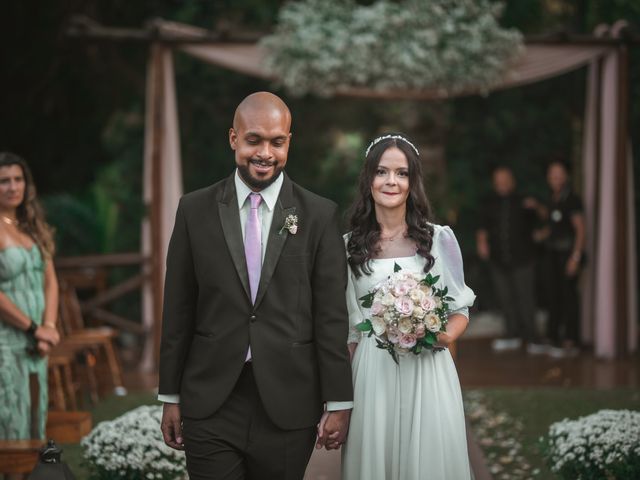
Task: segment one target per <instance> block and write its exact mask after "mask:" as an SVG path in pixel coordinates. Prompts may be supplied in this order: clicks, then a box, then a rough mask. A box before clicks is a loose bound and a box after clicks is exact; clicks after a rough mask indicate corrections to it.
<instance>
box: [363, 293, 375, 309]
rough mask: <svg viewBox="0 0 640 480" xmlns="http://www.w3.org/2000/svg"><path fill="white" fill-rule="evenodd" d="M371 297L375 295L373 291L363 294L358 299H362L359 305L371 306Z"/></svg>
mask: <svg viewBox="0 0 640 480" xmlns="http://www.w3.org/2000/svg"><path fill="white" fill-rule="evenodd" d="M373 297H375V293H373V292H371V293H367V294H366V295H363V296H362V297H360V300H361V301H362V303H361V304H360V305H362V306H363V307H364V308H371V305H373Z"/></svg>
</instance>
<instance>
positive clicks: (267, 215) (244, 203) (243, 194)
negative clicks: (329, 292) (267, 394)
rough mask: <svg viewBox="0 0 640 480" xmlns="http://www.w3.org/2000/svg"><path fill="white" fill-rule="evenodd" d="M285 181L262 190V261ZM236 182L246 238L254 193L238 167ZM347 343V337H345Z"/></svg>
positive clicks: (341, 406) (330, 406)
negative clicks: (244, 180) (246, 226)
mask: <svg viewBox="0 0 640 480" xmlns="http://www.w3.org/2000/svg"><path fill="white" fill-rule="evenodd" d="M283 182H284V175H283V174H282V173H281V174H280V175H278V178H276V179H275V181H274V182H273V183H272V184H271V185H269V186H268V187H267V188H265V189H264V190H260V192H259V193H260V195H261V196H262V202H260V205H259V206H258V218H259V219H260V225H261V227H262V229H261V237H262V261H263V262H264V256H265V252H266V251H267V240H268V238H269V232H270V231H271V223H272V220H273V209H274V207H275V206H276V202H277V201H278V197H279V196H280V189H281V188H282V183H283ZM234 183H235V187H236V197H237V199H238V211H239V212H240V226H241V228H242V238H243V239H244V232H245V224H246V223H247V216H248V215H249V210H250V209H251V202H250V201H249V194H251V193H253V190H251V189H250V188H249V187H248V186H247V184H246V183H244V182H243V181H242V179H241V178H240V175H239V174H238V170H237V169H236V173H235V177H234ZM345 343H346V339H345ZM247 360H251V351H249V353H248V355H247ZM158 400H160V401H161V402H166V403H180V395H178V394H173V395H170V394H164V395H158ZM349 408H353V402H327V410H329V411H334V410H346V409H349Z"/></svg>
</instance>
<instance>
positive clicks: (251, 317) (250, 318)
mask: <svg viewBox="0 0 640 480" xmlns="http://www.w3.org/2000/svg"><path fill="white" fill-rule="evenodd" d="M249 320H251V323H253V322H255V321H256V316H255V315H251V316H250V317H249Z"/></svg>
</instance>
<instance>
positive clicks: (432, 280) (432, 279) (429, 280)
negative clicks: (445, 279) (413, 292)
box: [424, 273, 440, 287]
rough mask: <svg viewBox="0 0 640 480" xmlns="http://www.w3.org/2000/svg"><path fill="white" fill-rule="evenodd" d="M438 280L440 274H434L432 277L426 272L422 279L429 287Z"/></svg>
mask: <svg viewBox="0 0 640 480" xmlns="http://www.w3.org/2000/svg"><path fill="white" fill-rule="evenodd" d="M438 280H440V275H436V276H435V277H434V276H433V275H431V274H430V273H428V274H427V276H426V277H425V279H424V281H425V283H426V284H427V285H428V286H430V287H433V286H434V285H435V284H436V283H437V282H438Z"/></svg>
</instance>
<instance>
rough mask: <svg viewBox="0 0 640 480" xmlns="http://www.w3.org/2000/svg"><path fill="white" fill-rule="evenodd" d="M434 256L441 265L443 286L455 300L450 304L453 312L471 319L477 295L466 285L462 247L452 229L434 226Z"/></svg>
mask: <svg viewBox="0 0 640 480" xmlns="http://www.w3.org/2000/svg"><path fill="white" fill-rule="evenodd" d="M434 229H435V231H434V240H433V247H434V248H433V250H432V254H433V256H434V257H435V259H436V262H439V263H440V269H441V272H442V273H441V279H442V284H443V285H446V286H447V288H448V290H449V296H450V297H452V298H453V299H454V300H453V301H452V302H450V303H449V307H450V309H451V311H452V312H454V313H460V314H462V315H464V316H465V317H467V318H469V307H471V306H472V305H473V302H474V300H475V298H476V295H475V294H474V293H473V290H471V289H470V288H469V287H468V286H467V285H466V284H465V283H464V270H463V265H462V254H461V253H460V246H459V245H458V241H457V240H456V236H455V235H454V233H453V231H452V230H451V228H449V227H446V226H439V225H434Z"/></svg>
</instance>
